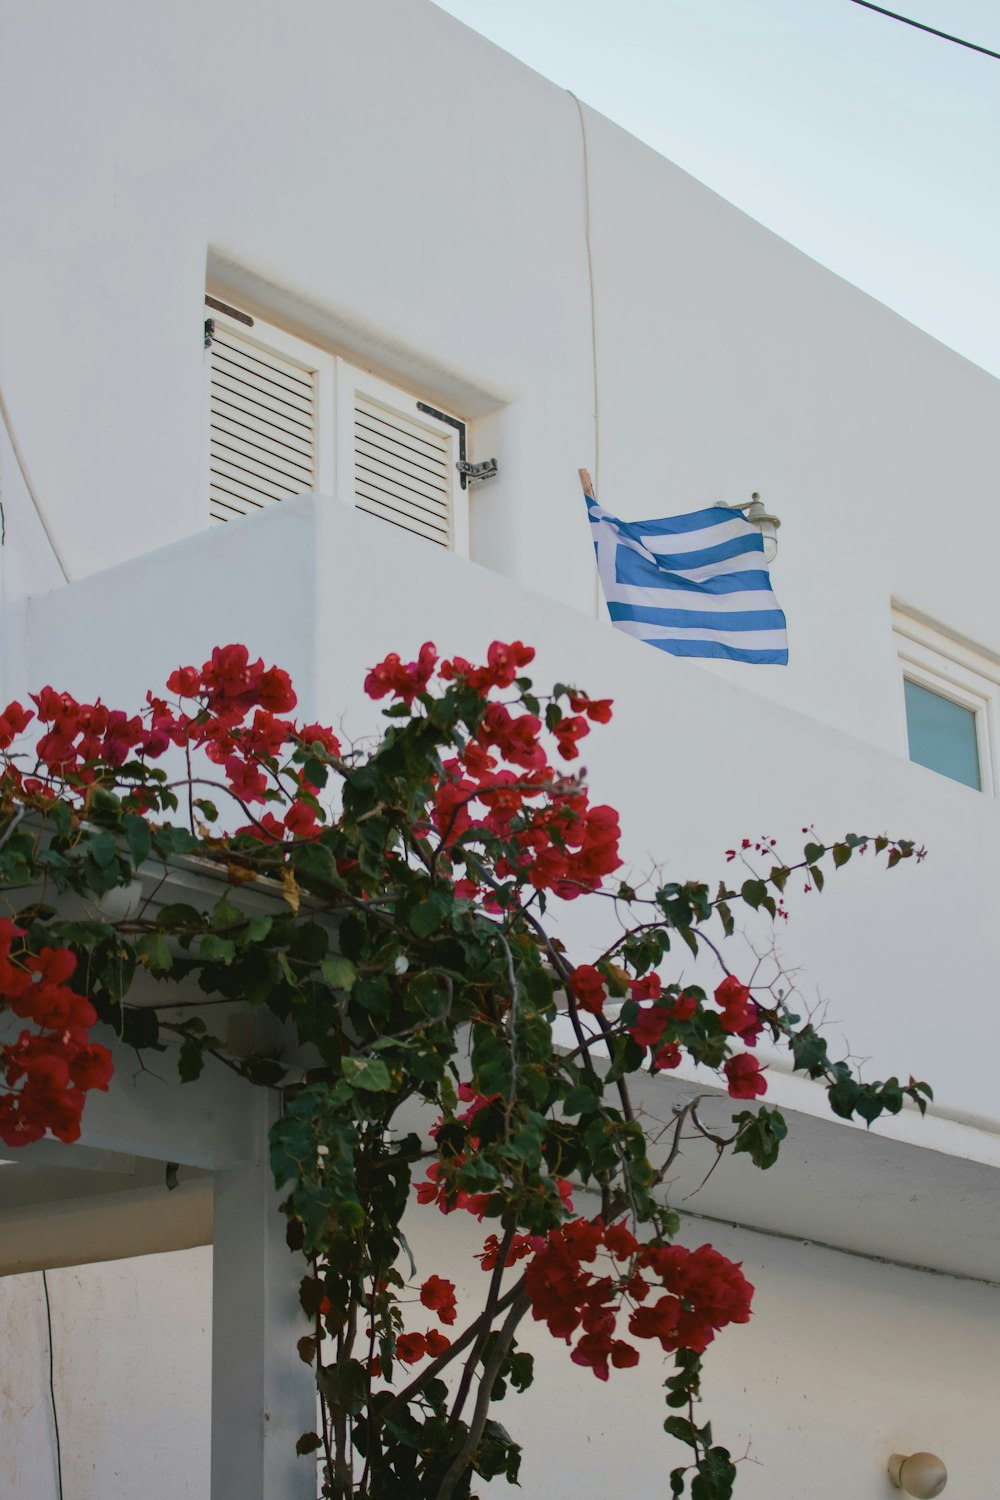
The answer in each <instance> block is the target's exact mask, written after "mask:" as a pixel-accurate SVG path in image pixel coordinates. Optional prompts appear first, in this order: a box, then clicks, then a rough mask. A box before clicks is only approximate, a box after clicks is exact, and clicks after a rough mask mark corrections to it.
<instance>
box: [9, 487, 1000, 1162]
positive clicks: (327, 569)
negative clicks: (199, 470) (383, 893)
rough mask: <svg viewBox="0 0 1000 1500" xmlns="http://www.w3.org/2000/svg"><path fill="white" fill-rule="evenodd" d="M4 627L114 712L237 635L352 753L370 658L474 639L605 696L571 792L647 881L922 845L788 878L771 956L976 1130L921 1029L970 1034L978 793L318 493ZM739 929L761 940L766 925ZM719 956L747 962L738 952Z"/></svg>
mask: <svg viewBox="0 0 1000 1500" xmlns="http://www.w3.org/2000/svg"><path fill="white" fill-rule="evenodd" d="M272 581H274V582H275V583H276V584H277V587H276V588H275V592H274V595H273V601H272V603H271V604H269V605H268V607H267V609H266V610H265V609H262V608H261V607H260V600H261V599H262V598H263V597H264V593H265V591H266V590H267V589H268V588H269V587H271V584H272ZM300 601H301V608H300ZM312 601H314V603H313V602H312ZM27 613H28V623H27V645H26V651H25V655H24V662H25V672H26V675H27V679H28V681H30V682H32V683H40V682H50V681H51V682H53V683H58V684H59V686H61V687H65V688H68V689H69V691H71V692H74V693H76V694H80V695H84V694H97V693H100V694H102V695H103V697H104V698H105V701H112V700H113V701H116V702H117V701H121V702H122V703H123V704H125V703H129V704H138V703H139V702H141V701H142V695H143V694H144V692H145V689H146V686H147V685H148V684H150V683H162V681H163V680H164V678H165V676H166V674H167V673H168V672H169V671H170V670H171V669H172V668H173V667H174V666H177V665H179V664H180V663H181V662H182V661H188V660H193V661H197V662H199V663H200V662H201V661H202V660H204V659H205V656H206V655H207V653H208V652H209V650H210V649H211V646H212V645H213V644H215V643H217V642H218V641H221V640H231V639H243V640H246V641H247V643H248V644H249V645H250V646H251V648H252V649H253V651H254V652H256V653H261V654H263V655H264V656H265V657H267V658H268V660H271V661H279V662H281V661H285V662H287V663H288V665H289V666H290V667H291V669H292V671H293V673H294V674H295V679H296V681H297V682H298V683H299V685H300V687H301V689H302V694H303V712H304V713H306V714H308V715H312V713H313V712H314V711H315V712H317V713H319V714H320V715H321V716H324V717H325V718H327V719H328V720H330V721H331V722H333V723H335V724H337V725H339V726H340V727H341V728H342V729H343V730H344V732H345V733H346V734H347V735H348V737H349V738H352V739H353V738H359V737H363V736H364V735H365V734H368V733H370V732H372V731H373V730H375V729H376V728H377V726H378V724H379V722H380V717H379V716H380V707H381V706H380V705H376V704H373V703H372V702H371V701H370V700H369V699H367V698H366V697H365V696H364V693H363V691H362V682H363V679H364V675H365V672H366V670H367V668H368V667H370V666H371V665H372V664H373V663H374V662H375V661H377V660H379V659H380V658H381V656H383V655H384V654H385V653H386V652H387V651H390V650H396V649H398V650H400V651H402V652H403V653H404V654H406V653H411V652H412V653H414V654H415V652H416V650H417V648H418V647H419V644H420V642H421V641H422V640H424V639H430V640H434V641H436V642H437V644H438V646H439V648H440V650H441V652H442V654H453V653H455V652H458V653H460V654H462V655H467V656H469V657H470V658H475V657H476V655H477V654H479V653H483V652H484V651H485V649H486V646H487V645H488V643H489V642H490V640H492V639H494V638H496V637H499V638H501V639H512V638H514V637H520V638H522V639H524V640H526V641H530V642H533V643H534V644H535V645H536V646H537V647H538V659H537V661H536V663H535V664H534V667H533V669H532V670H533V674H534V676H535V680H536V681H537V682H538V683H539V684H540V685H542V686H545V685H546V684H548V683H551V682H553V681H557V680H558V681H564V682H565V681H571V682H576V683H578V684H580V685H581V686H584V687H586V688H587V689H588V690H589V691H590V692H591V693H593V694H594V695H595V696H605V695H608V696H613V697H614V698H615V700H616V714H615V718H614V720H613V722H612V724H611V725H609V726H608V727H606V728H597V729H595V730H594V732H593V733H592V734H591V735H590V737H589V738H588V739H587V740H586V741H585V742H584V746H583V751H584V753H583V755H582V757H581V763H582V764H584V765H585V766H586V767H587V768H588V771H589V774H590V784H591V787H592V794H593V799H594V801H595V802H609V803H611V805H612V806H615V807H617V808H619V810H620V812H621V815H622V827H623V831H624V842H623V852H624V855H625V858H626V861H627V865H626V871H623V874H624V873H626V872H627V871H628V870H630V869H631V870H632V871H633V872H634V874H635V875H636V877H640V876H642V875H643V874H645V873H648V872H649V871H650V870H651V868H653V867H655V866H659V867H662V869H663V871H664V873H665V875H666V877H667V878H670V879H674V878H682V879H688V878H692V877H695V878H701V879H707V880H709V881H710V882H713V881H715V880H717V879H719V878H720V877H722V876H728V875H734V874H736V873H738V866H729V865H727V864H726V861H725V853H724V851H725V850H726V849H728V848H731V847H732V846H733V844H734V843H735V842H738V841H739V839H740V838H741V836H743V835H748V836H754V837H755V836H756V835H758V834H760V833H766V834H769V835H773V836H774V837H776V838H777V839H778V840H779V842H780V843H781V845H782V846H784V847H787V848H788V849H789V850H790V851H791V852H792V853H795V852H796V851H798V850H801V845H802V842H803V838H802V833H801V830H802V827H803V826H804V825H807V824H815V827H816V829H817V831H818V832H819V833H820V834H821V836H822V835H825V836H827V837H830V838H833V837H839V836H841V835H842V834H844V833H846V832H849V831H854V832H869V833H877V832H881V831H883V830H888V831H889V832H891V833H894V834H896V835H898V836H902V837H915V838H917V839H919V840H921V841H923V842H925V843H926V844H927V845H928V846H929V848H930V850H931V854H930V856H929V858H928V859H927V860H926V861H925V862H924V863H923V864H921V865H920V866H916V865H913V864H911V865H909V866H906V867H902V868H900V869H897V870H894V871H892V872H889V873H887V872H886V871H885V870H884V868H879V869H877V870H876V869H875V868H874V867H873V866H872V864H871V861H870V857H869V859H867V860H860V859H859V860H856V861H855V862H853V863H852V864H851V865H850V866H849V867H848V868H847V869H845V870H844V871H842V872H840V873H839V874H838V875H836V876H835V877H832V878H831V880H830V882H829V884H828V886H827V889H826V891H825V892H824V894H823V896H822V897H819V898H817V897H816V896H815V895H810V896H808V897H806V896H804V895H802V894H801V892H800V891H796V890H794V889H792V888H790V889H789V902H790V907H791V913H792V915H791V919H790V921H789V923H788V926H787V928H785V927H783V928H782V929H781V931H780V932H779V934H778V939H779V942H780V947H781V952H782V954H783V956H784V958H785V961H786V962H787V964H788V965H789V966H790V967H792V968H795V969H798V970H800V973H799V982H800V985H801V988H802V990H803V992H804V996H805V1000H806V1002H807V1003H808V1004H811V1005H812V1004H816V1003H823V1002H827V1001H828V1002H829V1010H828V1013H827V1015H828V1020H829V1021H830V1023H831V1026H830V1036H831V1045H836V1044H838V1043H839V1042H840V1041H841V1040H842V1039H846V1044H849V1046H850V1048H851V1049H852V1050H853V1051H854V1052H855V1053H856V1054H858V1055H860V1056H863V1057H865V1058H867V1059H870V1062H869V1063H868V1065H867V1069H868V1076H875V1077H886V1076H887V1075H888V1074H889V1073H890V1072H897V1073H899V1072H910V1071H912V1072H913V1073H914V1075H915V1076H917V1077H926V1078H928V1079H929V1080H930V1081H931V1082H932V1083H933V1085H934V1088H935V1093H936V1096H937V1103H938V1106H939V1107H940V1109H941V1110H942V1111H943V1112H944V1113H945V1114H947V1115H951V1116H952V1117H954V1118H958V1119H963V1120H968V1121H971V1122H972V1123H973V1124H983V1125H985V1127H986V1128H987V1129H989V1130H996V1128H997V1126H998V1124H1000V1110H998V1103H997V1097H996V1090H995V1088H994V1086H993V1079H992V1076H991V1074H990V1071H989V1069H988V1068H981V1067H978V1066H976V1065H974V1064H973V1063H972V1061H971V1059H970V1057H969V1053H968V1045H967V1036H968V1033H967V1032H966V1031H965V1030H956V1031H954V1032H952V1033H951V1034H944V1033H943V1032H942V1027H941V1017H942V1009H943V1007H945V1006H948V1007H960V1008H961V1013H962V1015H963V1016H964V1017H965V1018H966V1021H967V1025H968V1026H969V1027H972V1028H975V1027H977V1026H978V1027H983V1028H988V1027H989V1026H990V1025H991V1024H992V1022H991V1017H992V1014H993V990H992V987H991V983H990V981H989V979H988V977H987V976H989V975H991V974H994V973H996V972H997V971H998V969H1000V931H998V929H997V925H996V923H995V921H994V920H993V894H992V893H993V891H994V890H995V889H996V880H997V872H998V865H1000V806H998V805H997V803H996V802H995V801H993V800H991V799H987V798H986V797H984V796H982V795H981V794H979V793H976V792H973V791H971V790H970V789H968V788H966V787H962V786H959V785H957V784H956V783H953V782H950V781H948V780H946V779H945V778H943V777H940V776H936V775H935V774H934V773H932V772H930V771H926V770H924V769H923V768H922V767H920V766H915V765H912V764H910V762H909V761H906V760H903V759H902V758H900V757H899V756H897V755H894V754H891V753H890V752H888V751H886V750H881V749H877V748H875V747H873V746H871V745H870V744H866V743H865V742H864V741H863V740H861V739H857V738H855V737H853V736H851V735H849V734H845V733H842V732H839V731H836V730H832V729H830V728H828V727H826V726H824V725H822V724H820V723H817V722H816V721H815V720H812V719H809V718H807V717H806V716H804V715H802V714H797V713H794V712H792V711H791V710H788V709H785V708H781V707H779V706H777V705H775V704H773V703H770V702H768V700H767V699H765V698H763V697H760V696H759V695H757V694H755V693H754V692H752V691H749V690H748V689H747V688H744V687H743V685H742V683H743V682H744V681H746V679H745V678H744V679H741V685H740V686H735V685H734V684H732V683H730V682H728V681H724V680H722V679H721V678H720V677H719V676H718V675H716V674H713V673H708V672H705V671H703V670H702V669H701V668H700V667H699V666H697V665H695V664H692V663H690V662H687V661H683V660H680V659H677V658H673V657H669V656H666V655H664V654H662V653H661V652H658V651H654V650H651V649H650V648H648V647H646V646H643V645H642V644H641V643H638V642H635V641H632V640H630V639H628V638H627V637H625V636H623V635H621V634H620V633H619V632H617V631H615V630H612V629H611V628H610V627H608V626H607V625H606V624H604V623H603V622H601V621H597V620H588V619H586V618H584V617H583V616H582V615H580V614H578V613H577V612H575V611H573V610H571V609H567V608H566V607H565V606H562V605H560V604H558V603H556V602H555V601H553V600H551V599H548V598H545V597H544V596H542V595H540V594H535V593H530V592H528V591H527V590H525V589H523V588H520V587H518V586H517V585H515V584H513V583H512V582H511V581H510V580H509V579H506V578H504V577H503V576H502V575H499V574H497V573H494V572H493V571H491V570H488V569H485V568H481V567H477V566H475V565H469V564H468V563H466V562H464V561H462V560H461V559H458V558H455V557H453V556H451V555H449V554H447V553H445V552H443V551H442V550H441V549H438V548H432V547H427V546H424V544H423V543H422V542H421V541H420V540H419V539H418V538H414V537H411V536H409V535H407V534H405V533H403V532H400V531H397V530H396V529H394V528H392V527H384V526H382V525H381V523H379V522H378V521H376V520H374V519H373V518H372V517H370V516H366V515H364V514H363V513H361V512H359V511H356V510H354V509H353V508H351V507H348V506H344V505H341V504H339V503H337V502H335V501H332V500H324V499H322V498H320V499H319V500H317V501H311V500H309V499H300V500H295V501H290V502H288V503H286V504H285V505H284V506H282V507H280V508H276V509H274V510H272V511H271V512H269V513H267V514H265V515H263V516H261V517H259V518H253V519H251V520H247V521H240V522H237V523H233V524H231V525H229V526H226V527H220V528H215V529H214V530H213V531H212V532H210V533H207V534H206V535H204V536H200V537H195V538H191V539H189V540H188V541H186V542H182V543H177V544H176V545H175V546H174V547H172V548H169V549H166V550H165V551H163V552H160V553H156V554H151V555H149V556H147V557H143V558H141V559H137V560H136V561H135V562H134V563H131V564H128V565H123V566H121V567H119V568H118V569H115V570H113V571H112V572H109V573H106V574H101V575H97V576H95V577H93V578H91V579H88V580H85V581H83V582H81V583H79V584H76V585H75V586H74V587H73V588H72V589H62V590H57V591H55V592H53V593H49V594H47V595H45V596H43V597H41V598H38V599H34V600H31V601H30V603H29V605H28V612H27ZM125 640H127V641H128V650H127V652H123V651H122V650H121V643H122V641H125ZM746 671H747V672H752V671H753V669H751V668H747V669H746ZM591 906H592V903H591ZM553 911H555V912H556V913H557V915H556V921H557V922H558V925H559V930H560V933H561V934H562V936H563V937H564V938H565V939H566V941H567V942H570V943H572V944H573V945H574V948H573V951H574V953H575V954H576V955H577V957H578V961H583V960H584V959H585V958H587V957H590V956H593V955H594V953H595V952H596V951H599V945H600V935H601V926H600V924H601V920H602V912H603V908H602V909H601V910H600V911H598V912H597V913H596V914H595V912H594V911H593V910H592V909H591V907H590V906H588V905H587V904H586V903H583V902H575V903H574V902H569V903H563V902H554V903H553ZM748 916H749V914H748ZM606 920H607V921H608V922H610V921H611V915H610V912H608V913H607V916H606ZM595 924H596V925H595ZM747 930H748V934H749V935H750V936H751V937H752V938H753V940H754V941H755V942H757V943H765V944H766V943H767V942H768V941H770V935H771V926H770V922H769V921H768V920H767V919H766V918H763V919H761V920H760V921H756V920H754V919H752V918H751V919H750V920H749V922H748V928H747ZM956 933H960V934H961V941H956V940H955V939H954V936H953V935H954V934H956ZM743 958H744V961H745V963H746V964H749V962H750V960H749V951H748V950H743ZM687 972H688V973H689V974H690V969H688V970H687ZM915 1128H916V1131H917V1138H918V1139H919V1126H918V1125H915Z"/></svg>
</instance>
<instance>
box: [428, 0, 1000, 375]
mask: <svg viewBox="0 0 1000 1500" xmlns="http://www.w3.org/2000/svg"><path fill="white" fill-rule="evenodd" d="M436 3H437V4H439V5H440V7H441V8H442V9H443V10H446V11H449V12H450V13H451V14H452V15H454V16H457V17H458V18H459V20H461V21H464V22H465V23H466V24H467V25H468V26H471V27H473V28H474V29H475V30H476V31H479V32H481V33H482V34H483V35H484V36H487V37H489V38H490V40H491V41H494V42H496V43H497V44H498V45H499V46H501V47H503V48H504V49H505V50H506V51H508V52H511V53H513V54H514V55H515V56H516V57H519V58H521V59H522V60H523V61H524V62H526V63H528V64H529V66H531V67H532V68H535V69H536V70H537V71H538V72H540V73H542V74H544V75H545V76H546V77H547V78H550V79H552V80H553V81H554V82H555V83H557V84H559V85H561V86H562V87H564V88H568V89H572V90H573V92H574V93H576V94H578V95H579V96H580V98H581V99H583V100H584V101H585V102H586V103H587V104H590V105H592V106H593V107H594V108H595V109H597V110H598V111H600V113H602V114H604V115H607V116H608V117H609V118H610V119H612V120H615V121H616V122H617V123H618V124H620V125H622V126H624V127H625V129H626V130H629V131H631V132H632V134H633V135H636V136H638V137H639V138H640V139H641V140H643V141H646V142H647V143H648V144H649V145H651V146H653V147H654V148H655V149H656V150H657V151H659V152H661V153H662V154H663V155H664V156H666V157H669V158H670V160H671V161H674V162H676V163H677V164H678V165H679V166H681V167H683V168H684V169H685V171H687V172H690V173H691V175H692V176H694V177H697V178H698V179H699V180H700V181H701V182H704V183H706V184H707V185H708V186H709V187H711V188H713V189H714V190H715V191H716V192H717V193H720V194H721V195H722V197H724V198H727V199H729V201H730V202H731V203H735V204H736V205H737V206H738V207H740V208H742V209H743V210H744V211H745V212H746V213H749V214H750V215H752V217H753V218H755V219H757V220H759V221H760V222H761V223H762V224H766V225H767V227H768V228H769V229H773V230H774V231H775V232H776V233H777V234H780V235H781V236H782V237H783V238H784V239H787V240H789V241H791V243H792V244H793V245H797V246H798V247H799V248H800V249H801V250H804V251H805V252H806V253H807V254H808V255H811V256H813V257H814V259H816V260H818V261H820V262H821V263H822V264H823V265H825V266H829V267H830V269H831V270H834V271H836V272H837V273H838V274H839V275H841V276H843V277H845V278H846V279H847V280H848V281H851V282H853V283H854V285H855V286H859V287H861V288H862V289H863V290H864V291H866V292H869V293H871V295H872V296H874V297H877V298H878V299H879V301H880V302H884V303H886V304H887V305H888V306H889V307H891V308H893V309H895V311H897V312H899V313H902V315H903V316H904V317H906V318H909V319H910V321H911V322H913V323H916V324H917V325H918V326H919V327H921V328H924V329H926V330H927V332H928V333H931V334H933V336H934V337H935V338H938V339H940V340H941V341H942V342H943V343H945V344H949V345H950V346H951V347H952V348H953V349H957V350H958V351H959V353H961V354H964V355H965V356H966V358H968V359H971V360H973V361H975V362H976V363H977V364H980V365H982V366H983V367H984V368H985V369H987V370H990V371H991V372H992V373H993V374H994V375H998V376H1000V298H998V296H997V276H998V264H1000V60H997V59H995V58H990V57H984V56H982V55H981V54H978V53H975V52H971V51H968V50H967V49H966V48H964V47H958V46H956V45H954V44H953V43H951V42H947V41H943V40H941V39H940V38H938V37H934V36H929V35H927V34H926V33H923V32H920V31H916V30H914V29H913V28H912V27H909V26H904V25H902V24H901V23H900V22H898V21H893V20H890V19H888V18H887V17H885V16H882V15H879V14H877V13H875V12H873V11H870V10H866V9H864V8H863V7H862V6H860V5H856V4H853V3H852V0H436ZM879 3H883V0H879ZM884 3H885V4H886V6H887V8H888V9H890V10H895V11H899V12H900V13H902V14H903V15H906V16H909V17H911V18H912V19H913V20H916V21H922V22H923V23H924V24H926V25H929V26H936V27H938V28H939V29H940V30H942V31H949V32H952V33H953V34H955V35H957V36H960V37H963V38H964V39H966V40H967V41H970V42H976V43H978V44H979V45H980V46H984V47H990V48H992V49H993V50H994V51H996V52H1000V0H884Z"/></svg>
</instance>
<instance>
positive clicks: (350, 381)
mask: <svg viewBox="0 0 1000 1500" xmlns="http://www.w3.org/2000/svg"><path fill="white" fill-rule="evenodd" d="M356 395H360V396H364V397H366V398H367V400H369V401H372V402H374V403H375V405H376V406H382V407H385V409H386V410H387V411H388V412H390V413H391V412H401V413H402V414H403V415H404V416H405V417H406V418H407V419H408V420H409V421H411V422H416V423H417V424H418V425H419V426H421V427H426V428H427V430H428V431H429V432H434V433H437V434H439V435H440V436H442V437H444V438H445V439H446V440H447V442H448V451H449V455H450V458H449V468H450V471H451V535H450V538H449V542H450V545H449V548H448V550H449V551H450V552H454V553H455V555H456V556H457V557H468V555H469V492H468V490H464V489H463V488H462V486H461V482H460V480H459V474H458V469H457V467H456V465H457V463H458V429H457V428H456V427H454V426H452V424H451V423H450V422H442V421H441V420H440V418H438V417H434V416H432V415H431V414H430V413H429V412H424V411H420V409H419V406H418V400H419V398H418V397H416V396H413V395H411V394H410V393H409V392H408V391H404V390H402V389H401V387H399V386H397V385H391V384H390V382H389V381H388V380H381V379H379V377H378V376H377V375H372V374H371V373H370V372H369V371H367V370H362V369H360V368H359V367H358V366H357V365H352V364H349V363H348V361H347V360H346V359H340V358H338V360H337V401H336V413H337V494H338V495H339V496H340V498H341V499H342V500H347V502H348V503H349V504H350V505H353V504H354V503H355V496H354V400H355V396H356ZM425 404H426V403H425ZM456 420H457V419H456ZM387 524H388V523H387ZM402 529H405V528H402Z"/></svg>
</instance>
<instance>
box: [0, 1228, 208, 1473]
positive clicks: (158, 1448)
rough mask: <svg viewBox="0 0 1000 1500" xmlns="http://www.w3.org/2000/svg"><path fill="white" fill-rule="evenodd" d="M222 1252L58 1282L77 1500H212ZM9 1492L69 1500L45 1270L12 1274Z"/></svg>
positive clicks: (54, 1289)
mask: <svg viewBox="0 0 1000 1500" xmlns="http://www.w3.org/2000/svg"><path fill="white" fill-rule="evenodd" d="M211 1265H212V1257H211V1251H210V1250H207V1249H196V1250H184V1251H179V1252H176V1253H174V1254H168V1255H146V1256H142V1257H141V1258H139V1259H136V1260H120V1261H110V1262H106V1263H104V1264H101V1265H91V1266H69V1267H66V1268H65V1269H61V1270H55V1271H49V1272H48V1273H47V1276H48V1284H49V1301H50V1304H51V1311H52V1356H53V1368H52V1383H53V1388H54V1391H55V1400H56V1410H57V1412H58V1419H59V1435H60V1445H61V1451H62V1470H63V1494H64V1496H65V1500H134V1497H136V1496H140V1495H141V1496H143V1500H208V1440H209V1423H210V1419H211V1399H210V1398H211V1382H210V1364H211V1326H212V1311H211V1297H212V1281H211ZM0 1328H2V1329H3V1344H4V1350H3V1360H2V1373H0V1431H2V1433H3V1441H2V1444H0V1495H3V1497H4V1500H56V1497H57V1494H58V1490H57V1471H56V1444H55V1434H54V1427H53V1419H52V1403H51V1397H50V1392H49V1341H48V1332H47V1327H46V1315H45V1294H44V1289H43V1286H42V1275H41V1272H33V1273H31V1274H28V1275H23V1276H7V1277H0Z"/></svg>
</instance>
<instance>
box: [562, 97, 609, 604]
mask: <svg viewBox="0 0 1000 1500" xmlns="http://www.w3.org/2000/svg"><path fill="white" fill-rule="evenodd" d="M566 92H567V94H569V96H570V98H571V99H572V100H573V103H574V104H575V105H576V112H577V114H578V115H579V117H580V141H581V144H582V146H583V237H584V243H585V245H586V248H587V285H588V288H589V291H590V368H591V373H592V376H593V389H594V473H593V479H594V492H595V494H598V495H599V494H600V493H601V410H600V387H599V383H598V379H597V304H596V301H595V298H594V253H593V249H592V247H591V243H590V153H589V150H588V146H587V121H586V118H585V116H584V113H583V105H582V104H581V103H580V101H579V99H578V98H577V96H576V95H575V94H574V92H573V90H572V89H567V90H566ZM603 603H604V594H603V592H602V589H601V580H600V576H599V574H598V572H597V563H596V559H595V563H594V613H595V614H596V615H597V617H598V619H601V618H603V616H604V610H603V608H602V605H603Z"/></svg>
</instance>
